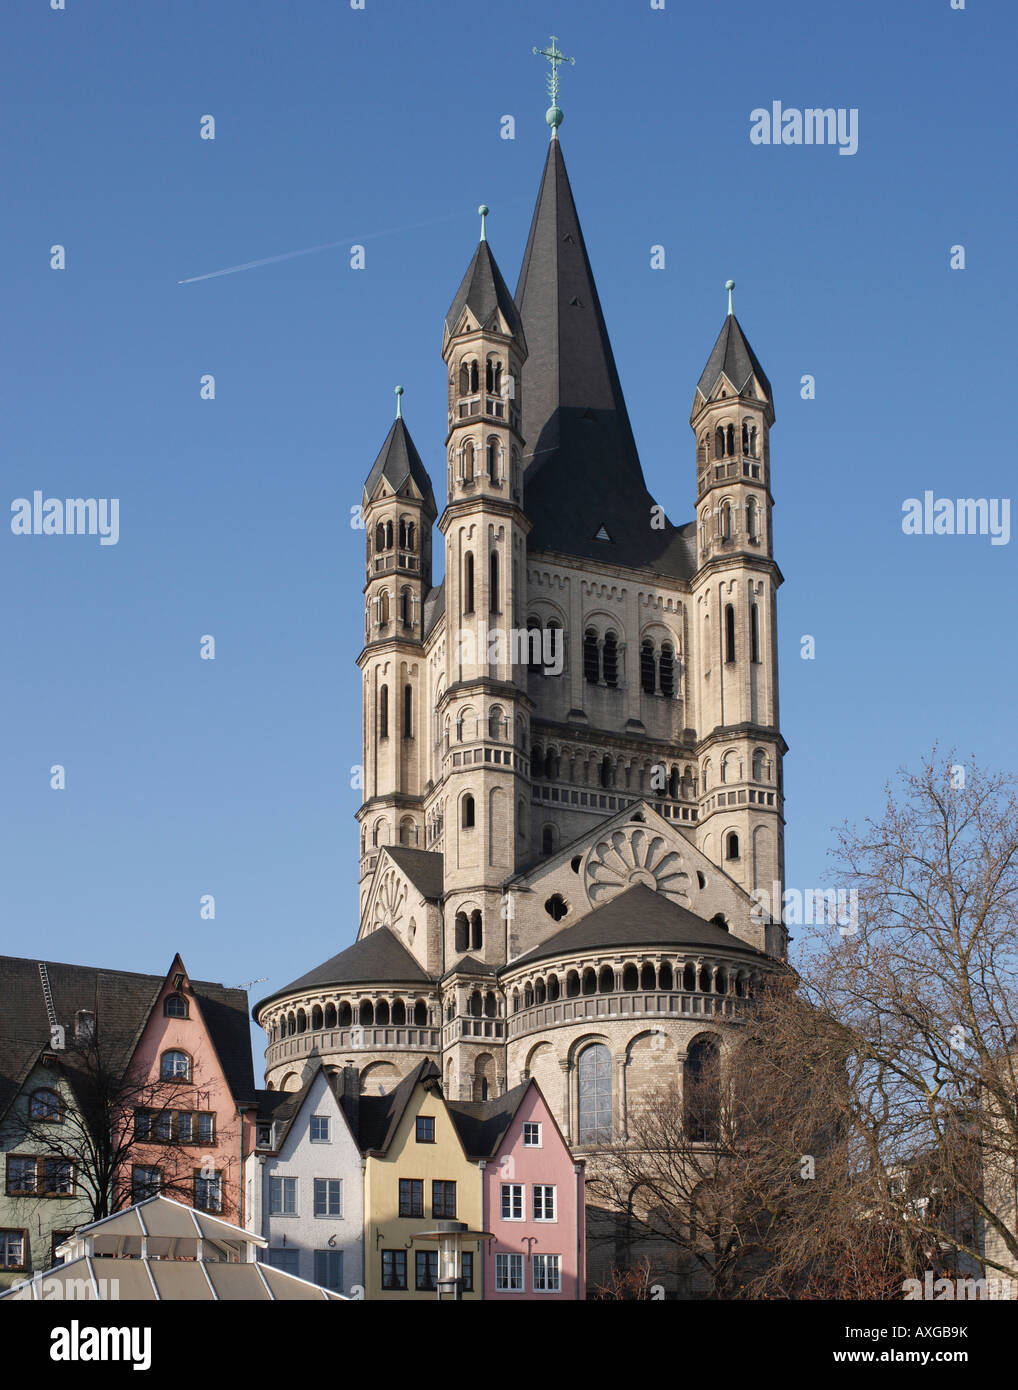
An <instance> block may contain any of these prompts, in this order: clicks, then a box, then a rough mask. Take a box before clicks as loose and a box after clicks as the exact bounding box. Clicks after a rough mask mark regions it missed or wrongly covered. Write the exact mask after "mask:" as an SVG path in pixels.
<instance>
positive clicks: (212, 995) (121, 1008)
mask: <svg viewBox="0 0 1018 1390" xmlns="http://www.w3.org/2000/svg"><path fill="white" fill-rule="evenodd" d="M45 964H46V967H47V972H48V974H49V981H50V988H51V990H52V992H53V1006H54V1009H55V1012H56V1016H57V1021H58V1022H59V1023H61V1024H63V1026H64V1028H65V1029H66V1030H67V1035H68V1039H69V1040H70V1039H71V1038H72V1037H73V1033H74V1020H75V1015H76V1014H77V1013H78V1012H79V1011H80V1010H85V1009H87V1010H90V1011H92V1012H93V1013H94V1014H95V1016H96V1027H97V1029H98V1036H99V1038H100V1039H101V1040H105V1051H104V1054H103V1055H104V1061H105V1060H106V1059H109V1062H110V1063H111V1064H113V1065H123V1066H126V1064H127V1062H128V1061H129V1060H130V1056H131V1053H132V1052H133V1050H134V1047H135V1045H136V1044H137V1041H138V1039H139V1037H140V1036H141V1031H142V1029H143V1028H144V1026H145V1023H146V1022H147V1020H148V1016H149V1014H150V1012H151V1010H152V1006H153V1004H154V1003H155V1001H156V998H157V996H158V994H159V991H160V989H161V988H162V986H163V984H164V982H165V979H166V976H165V975H141V974H136V973H135V972H133V971H128V970H104V969H101V968H99V967H96V966H89V965H67V964H64V963H62V962H57V961H47V962H45ZM191 987H192V989H193V990H194V993H195V996H196V998H197V1001H198V1005H199V1007H200V1009H201V1012H202V1016H203V1017H204V1019H205V1022H206V1024H207V1026H208V1029H209V1032H210V1033H211V1035H212V1040H213V1042H214V1043H215V1047H216V1051H217V1052H218V1054H219V1058H220V1060H221V1062H222V1065H223V1071H224V1073H225V1075H226V1079H227V1081H228V1083H229V1085H230V1089H231V1091H232V1092H233V1095H234V1098H235V1099H236V1100H237V1101H238V1102H247V1101H250V1100H252V1099H253V1097H254V1090H255V1084H254V1071H253V1068H252V1064H251V1034H250V1026H249V1024H248V1018H247V992H246V990H242V989H227V988H226V987H225V986H224V985H221V984H215V983H212V982H211V981H207V980H191ZM0 1001H2V1003H0V1114H2V1113H3V1112H4V1111H5V1110H6V1109H7V1106H8V1105H9V1103H10V1101H11V1100H12V1099H13V1097H14V1096H15V1095H16V1094H17V1092H18V1090H19V1089H20V1087H21V1084H22V1082H23V1081H24V1079H25V1077H26V1076H27V1075H28V1072H29V1071H30V1070H31V1068H32V1067H33V1066H34V1065H35V1062H36V1060H37V1059H38V1057H39V1054H40V1052H41V1051H42V1050H43V1049H45V1048H48V1046H49V1042H50V1030H49V1018H48V1015H47V1012H46V1004H45V1000H44V999H43V993H42V982H41V980H40V977H39V962H38V961H37V960H29V959H27V958H26V959H23V958H21V957H17V956H0ZM70 1061H71V1054H69V1057H68V1062H69V1063H70ZM68 1070H70V1066H69V1067H68ZM70 1079H71V1080H72V1084H73V1079H74V1078H73V1077H71V1078H70Z"/></svg>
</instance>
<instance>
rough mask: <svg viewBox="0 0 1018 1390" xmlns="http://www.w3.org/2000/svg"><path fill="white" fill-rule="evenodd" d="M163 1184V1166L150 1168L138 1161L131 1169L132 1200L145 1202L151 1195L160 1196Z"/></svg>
mask: <svg viewBox="0 0 1018 1390" xmlns="http://www.w3.org/2000/svg"><path fill="white" fill-rule="evenodd" d="M162 1184H163V1174H162V1169H161V1168H149V1167H145V1166H144V1165H142V1164H140V1163H136V1164H135V1165H134V1166H133V1167H132V1169H131V1201H132V1202H144V1201H146V1199H147V1198H149V1197H158V1196H159V1191H160V1188H161V1187H162Z"/></svg>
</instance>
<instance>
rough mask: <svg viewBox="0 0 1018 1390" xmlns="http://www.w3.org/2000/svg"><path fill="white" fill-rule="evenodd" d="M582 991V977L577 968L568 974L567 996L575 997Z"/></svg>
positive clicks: (569, 997) (568, 997)
mask: <svg viewBox="0 0 1018 1390" xmlns="http://www.w3.org/2000/svg"><path fill="white" fill-rule="evenodd" d="M579 992H580V977H579V975H578V974H577V973H576V971H575V970H570V971H569V973H568V975H566V998H567V999H575V998H576V997H577V995H578V994H579Z"/></svg>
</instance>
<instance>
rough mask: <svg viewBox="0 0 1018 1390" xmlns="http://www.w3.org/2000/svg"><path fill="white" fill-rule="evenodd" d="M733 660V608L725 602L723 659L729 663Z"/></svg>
mask: <svg viewBox="0 0 1018 1390" xmlns="http://www.w3.org/2000/svg"><path fill="white" fill-rule="evenodd" d="M734 660H735V609H734V608H733V607H732V605H731V604H730V603H726V604H725V661H726V662H727V663H728V664H729V665H731V663H732V662H734Z"/></svg>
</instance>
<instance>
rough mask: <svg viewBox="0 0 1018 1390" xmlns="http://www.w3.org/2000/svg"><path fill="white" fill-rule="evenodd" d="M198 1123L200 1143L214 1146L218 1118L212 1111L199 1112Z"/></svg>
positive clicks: (197, 1114) (197, 1115) (196, 1117)
mask: <svg viewBox="0 0 1018 1390" xmlns="http://www.w3.org/2000/svg"><path fill="white" fill-rule="evenodd" d="M194 1118H195V1119H196V1120H197V1121H198V1143H199V1144H214V1143H215V1142H216V1117H215V1115H213V1113H212V1111H211V1110H199V1111H198V1112H197V1113H196V1115H195V1117H194Z"/></svg>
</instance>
